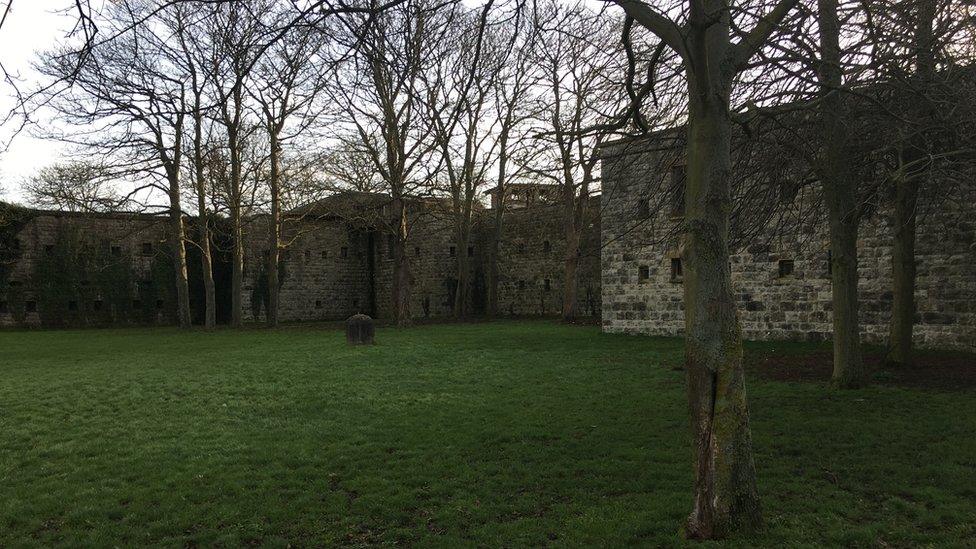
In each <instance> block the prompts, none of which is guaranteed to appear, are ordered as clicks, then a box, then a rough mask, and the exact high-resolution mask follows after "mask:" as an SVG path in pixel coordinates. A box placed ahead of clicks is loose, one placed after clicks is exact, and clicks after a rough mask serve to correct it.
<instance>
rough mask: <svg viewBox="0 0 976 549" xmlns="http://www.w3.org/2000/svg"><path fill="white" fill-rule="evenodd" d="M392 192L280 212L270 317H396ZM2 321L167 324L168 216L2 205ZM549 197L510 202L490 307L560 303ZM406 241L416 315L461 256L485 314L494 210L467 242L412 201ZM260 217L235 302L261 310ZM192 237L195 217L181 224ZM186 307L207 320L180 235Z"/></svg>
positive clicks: (448, 296) (443, 291) (449, 285)
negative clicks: (494, 303)
mask: <svg viewBox="0 0 976 549" xmlns="http://www.w3.org/2000/svg"><path fill="white" fill-rule="evenodd" d="M598 202H599V200H598V199H595V200H592V201H591V207H590V213H589V217H588V221H587V226H586V229H585V231H584V238H583V249H582V252H581V261H580V271H579V312H580V315H581V316H595V315H597V314H599V312H600V305H599V299H600V290H599V288H600V279H599V274H600V273H599V244H598V242H599V208H598ZM388 205H389V198H388V197H386V196H383V195H377V194H367V193H345V194H341V195H335V196H333V197H329V198H327V199H325V200H323V201H320V202H318V203H316V204H313V205H310V206H308V207H305V208H301V209H298V210H295V211H292V212H288V213H287V214H286V215H285V216H284V219H283V222H282V246H283V247H282V249H281V252H280V256H279V258H280V261H279V263H280V265H279V284H280V293H279V298H280V303H279V318H280V320H281V321H282V322H305V321H323V320H341V319H345V318H348V317H349V316H352V315H354V314H356V313H365V314H368V315H370V316H372V317H374V318H379V319H388V318H391V317H392V285H393V258H392V253H391V250H392V249H391V244H392V243H391V238H392V235H391V232H390V227H391V222H390V219H389V217H388V216H389V209H388ZM0 206H3V207H4V208H5V209H4V211H3V214H4V215H3V216H2V218H3V220H4V221H3V222H2V223H0V327H34V326H37V327H66V326H109V325H130V324H174V323H175V321H176V315H175V307H176V301H175V285H174V277H173V271H172V262H171V259H170V257H169V246H168V243H167V241H166V224H165V223H166V220H165V218H162V217H158V216H151V215H135V214H84V215H83V214H77V213H69V212H44V211H37V210H29V209H24V208H16V207H14V208H12V209H11V213H13V214H15V215H7V213H8V212H7V211H6V208H7V206H5V205H2V204H0ZM558 211H559V210H558V209H557V208H555V207H554V206H553V205H552V204H551V203H546V202H545V201H539V202H538V203H537V204H533V205H532V206H531V207H528V208H521V207H520V208H512V209H511V210H510V211H509V212H507V213H506V216H505V220H504V230H503V234H502V242H501V252H502V256H501V258H500V262H499V263H500V277H501V281H500V312H501V314H503V315H506V314H507V315H514V316H519V315H528V316H556V315H558V314H559V312H560V306H561V302H562V287H563V286H562V285H563V281H562V274H563V265H562V260H563V257H564V254H565V235H564V232H563V230H562V227H561V224H560V218H559V215H558ZM409 212H410V213H409V226H410V231H409V237H408V242H407V246H406V253H407V256H408V260H409V263H410V272H411V279H412V288H411V305H410V306H411V314H412V316H413V317H414V318H415V319H418V320H424V319H437V318H449V317H450V316H451V315H452V314H453V308H454V301H455V299H456V288H457V284H458V281H457V278H458V276H457V262H458V258H459V256H460V255H461V254H463V257H464V258H465V259H467V261H468V269H469V272H468V279H469V281H470V292H469V294H468V295H467V296H465V297H464V299H466V300H467V301H468V310H469V311H470V312H471V314H472V315H479V314H482V313H484V312H485V306H486V303H487V296H486V293H487V285H486V277H485V273H486V271H487V261H488V254H487V250H488V245H489V242H490V234H489V233H490V229H491V222H492V220H493V215H492V212H491V211H490V210H484V209H481V208H479V209H477V210H476V211H475V212H474V213H475V215H474V221H473V227H472V234H471V237H470V242H469V243H468V245H467V246H465V247H463V249H462V246H460V245H459V244H458V243H457V242H456V239H455V233H454V225H453V223H452V221H451V217H450V210H449V208H448V207H447V205H446V204H445V202H444V201H443V200H439V199H411V201H410V206H409ZM268 222H269V217H268V216H266V215H256V216H252V217H250V218H248V219H246V223H245V227H244V234H245V239H246V240H245V243H244V249H245V254H244V287H243V296H242V298H243V299H242V301H243V309H244V311H243V313H244V318H245V320H247V321H250V322H263V321H265V320H266V318H267V317H266V314H267V303H268V287H267V284H268V277H267V253H268V250H269V242H268V232H269V231H268ZM225 223H226V221H225V220H215V221H214V225H215V228H216V229H217V234H216V235H215V237H214V238H215V245H214V246H213V250H214V253H215V257H214V261H215V263H214V269H215V272H214V276H215V280H216V282H217V296H216V299H217V318H218V321H220V320H221V319H223V320H226V319H228V318H229V316H230V295H229V292H228V291H227V290H228V288H229V274H230V263H229V261H230V259H229V252H228V251H227V250H229V248H230V246H229V242H227V241H226V238H227V237H226V235H225V233H226V232H227V231H226V227H223V225H224V224H225ZM186 227H187V230H188V233H189V234H188V236H189V237H190V238H191V239H192V238H193V237H194V235H193V231H194V227H195V222H194V221H193V220H192V219H188V220H187V223H186ZM187 254H188V275H189V285H190V305H191V309H192V310H193V318H194V321H195V322H197V323H200V322H202V318H203V306H204V296H203V284H202V281H201V276H202V275H201V273H200V260H199V252H198V251H197V248H196V247H195V246H193V245H192V243H190V244H188V245H187Z"/></svg>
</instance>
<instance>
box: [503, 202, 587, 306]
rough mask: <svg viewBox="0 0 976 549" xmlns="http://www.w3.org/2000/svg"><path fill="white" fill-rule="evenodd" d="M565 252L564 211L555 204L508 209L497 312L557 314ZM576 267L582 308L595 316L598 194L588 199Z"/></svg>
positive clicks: (560, 302)
mask: <svg viewBox="0 0 976 549" xmlns="http://www.w3.org/2000/svg"><path fill="white" fill-rule="evenodd" d="M486 241H487V240H486ZM565 257H566V237H565V232H564V229H563V223H562V215H561V211H560V209H559V208H558V207H557V206H556V205H555V204H552V203H537V204H534V205H531V206H526V207H522V208H518V209H512V210H510V211H508V212H506V215H505V218H504V220H503V223H502V238H501V242H500V244H499V262H498V269H499V280H498V310H499V313H500V314H507V315H511V316H550V315H559V314H560V312H561V311H562V301H563V280H564V273H565V267H564V258H565ZM578 268H579V272H578V287H577V311H578V314H579V315H580V316H583V317H591V318H592V317H597V316H598V315H599V314H600V299H601V296H600V200H599V197H596V198H594V199H591V200H590V201H589V203H588V204H587V209H586V215H585V217H584V231H583V238H582V242H581V245H580V263H579V267H578Z"/></svg>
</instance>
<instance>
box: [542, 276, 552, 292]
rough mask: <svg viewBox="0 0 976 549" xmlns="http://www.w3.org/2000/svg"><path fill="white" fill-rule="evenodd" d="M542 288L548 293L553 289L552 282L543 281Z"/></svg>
mask: <svg viewBox="0 0 976 549" xmlns="http://www.w3.org/2000/svg"><path fill="white" fill-rule="evenodd" d="M542 287H543V288H544V289H545V290H546V291H547V292H548V291H549V290H551V289H552V281H551V280H549V279H548V278H547V279H545V280H543V281H542Z"/></svg>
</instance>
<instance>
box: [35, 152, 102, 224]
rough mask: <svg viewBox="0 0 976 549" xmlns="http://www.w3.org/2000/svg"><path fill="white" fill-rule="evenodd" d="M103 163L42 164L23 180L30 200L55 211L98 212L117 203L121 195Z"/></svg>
mask: <svg viewBox="0 0 976 549" xmlns="http://www.w3.org/2000/svg"><path fill="white" fill-rule="evenodd" d="M107 171H108V170H106V169H105V168H104V167H103V166H101V165H99V164H97V163H94V162H91V161H84V160H82V161H77V162H63V163H58V164H52V165H50V166H45V167H43V168H41V169H40V170H38V172H37V174H35V175H34V176H32V177H30V178H29V179H28V180H27V181H25V182H24V184H23V189H24V192H25V193H26V194H27V197H28V199H29V201H30V203H31V204H35V205H37V206H40V207H41V208H48V209H53V210H59V211H68V212H98V211H108V210H114V209H117V208H119V207H120V202H121V198H120V197H119V195H118V193H117V192H116V191H115V189H113V188H112V186H111V184H110V182H109V181H106V178H105V174H106V172H107Z"/></svg>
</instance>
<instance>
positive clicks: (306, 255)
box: [305, 250, 312, 263]
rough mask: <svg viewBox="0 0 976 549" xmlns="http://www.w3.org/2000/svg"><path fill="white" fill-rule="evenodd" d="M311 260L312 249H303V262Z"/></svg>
mask: <svg viewBox="0 0 976 549" xmlns="http://www.w3.org/2000/svg"><path fill="white" fill-rule="evenodd" d="M311 260H312V250H305V263H308V262H309V261H311Z"/></svg>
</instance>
